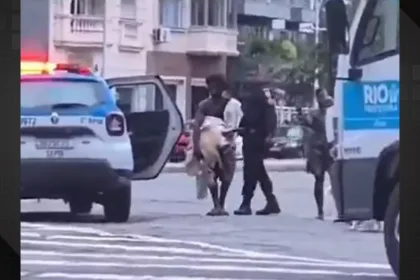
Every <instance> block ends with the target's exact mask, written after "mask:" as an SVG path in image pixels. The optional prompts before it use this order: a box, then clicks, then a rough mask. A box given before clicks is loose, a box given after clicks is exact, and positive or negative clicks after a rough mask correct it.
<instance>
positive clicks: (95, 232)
mask: <svg viewBox="0 0 420 280" xmlns="http://www.w3.org/2000/svg"><path fill="white" fill-rule="evenodd" d="M21 227H26V228H32V229H34V228H35V229H36V230H41V231H53V232H57V231H66V232H74V233H82V234H92V235H97V236H98V237H96V238H98V239H102V238H104V237H111V238H112V237H114V238H115V237H117V238H128V239H130V240H137V241H145V242H150V243H161V244H162V243H164V244H168V243H172V244H178V245H190V246H197V247H199V248H202V249H212V250H219V251H221V252H226V253H229V254H224V255H222V254H218V255H219V256H227V257H228V256H236V255H242V256H244V257H248V258H253V259H256V258H258V259H288V260H294V261H305V262H319V263H337V264H354V265H360V266H361V267H363V266H381V265H382V266H387V264H385V265H384V264H376V263H360V262H350V261H342V260H331V259H321V258H310V257H300V256H292V255H282V254H274V253H261V252H257V251H251V250H241V249H234V248H229V247H226V246H220V245H213V244H209V243H205V242H200V241H190V240H188V241H187V240H180V239H168V238H159V237H154V236H147V235H138V234H135V235H133V234H124V235H117V234H112V233H109V232H106V231H103V230H98V229H94V228H88V227H78V226H71V227H69V226H56V225H48V224H34V223H27V222H21ZM89 245H90V244H89ZM165 248H167V247H165ZM388 267H389V266H388Z"/></svg>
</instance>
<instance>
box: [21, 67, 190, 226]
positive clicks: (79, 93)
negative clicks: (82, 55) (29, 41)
mask: <svg viewBox="0 0 420 280" xmlns="http://www.w3.org/2000/svg"><path fill="white" fill-rule="evenodd" d="M21 69H22V70H21V71H22V74H21V96H20V98H21V130H20V131H21V138H20V146H21V199H63V200H64V201H66V202H68V203H69V205H70V210H71V212H72V213H74V214H80V213H89V212H90V210H91V208H92V205H93V203H99V204H102V205H103V207H104V212H105V217H106V219H107V220H108V221H112V222H125V221H127V220H128V218H129V215H130V205H131V182H132V181H133V180H147V179H154V178H156V177H157V176H158V175H159V173H160V172H161V170H162V169H163V166H164V164H165V163H166V161H167V159H168V157H169V155H170V153H171V151H172V149H173V147H174V145H175V143H176V141H177V139H178V137H179V136H180V134H181V132H182V130H183V127H182V118H181V114H180V112H179V110H178V108H177V107H176V105H175V104H174V103H173V101H172V100H171V98H170V97H169V95H168V93H167V91H166V89H165V87H164V85H163V83H162V81H161V79H160V78H159V77H155V76H137V77H121V78H115V79H109V80H107V81H104V80H103V79H101V78H99V77H96V76H94V75H92V74H91V73H89V72H88V71H85V70H83V69H82V68H77V67H74V66H72V65H52V64H42V63H29V62H28V63H21ZM25 69H26V70H25ZM37 69H38V70H39V71H37ZM40 72H42V73H40ZM110 88H115V90H116V91H117V92H118V93H119V95H120V98H121V99H123V97H124V98H125V99H126V100H129V101H130V102H128V103H129V106H128V107H127V106H126V105H127V104H128V103H127V104H125V103H124V102H123V103H122V104H120V106H117V103H116V100H115V97H114V96H113V94H112V93H111V90H110ZM124 106H125V107H124ZM121 108H122V109H121Z"/></svg>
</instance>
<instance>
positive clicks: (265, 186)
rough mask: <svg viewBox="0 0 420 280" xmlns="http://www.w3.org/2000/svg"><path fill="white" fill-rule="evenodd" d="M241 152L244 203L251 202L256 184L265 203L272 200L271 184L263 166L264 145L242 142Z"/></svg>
mask: <svg viewBox="0 0 420 280" xmlns="http://www.w3.org/2000/svg"><path fill="white" fill-rule="evenodd" d="M257 144H259V145H257ZM242 152H243V162H244V167H243V180H244V185H243V188H242V196H243V199H244V203H250V202H251V200H252V197H253V196H254V192H255V188H256V186H257V183H260V186H261V190H262V192H263V194H264V196H265V198H266V199H267V201H269V200H272V199H273V198H274V195H273V183H272V181H271V179H270V177H269V176H268V173H267V170H266V169H265V166H264V144H263V143H246V141H244V145H243V149H242Z"/></svg>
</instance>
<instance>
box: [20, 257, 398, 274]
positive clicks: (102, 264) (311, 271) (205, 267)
mask: <svg viewBox="0 0 420 280" xmlns="http://www.w3.org/2000/svg"><path fill="white" fill-rule="evenodd" d="M21 265H24V266H31V265H32V266H59V267H64V266H66V267H79V268H80V267H96V268H98V267H106V268H110V267H114V268H132V269H147V268H156V269H184V270H196V271H235V272H238V271H241V272H262V273H284V274H298V275H337V276H370V277H384V276H392V274H390V273H389V274H386V273H351V272H344V271H339V270H322V269H292V268H280V267H279V268H272V267H256V266H253V267H249V266H227V265H199V266H194V265H175V264H172V265H171V264H165V265H164V264H128V263H113V262H76V261H75V262H70V261H52V260H50V261H47V260H22V261H21Z"/></svg>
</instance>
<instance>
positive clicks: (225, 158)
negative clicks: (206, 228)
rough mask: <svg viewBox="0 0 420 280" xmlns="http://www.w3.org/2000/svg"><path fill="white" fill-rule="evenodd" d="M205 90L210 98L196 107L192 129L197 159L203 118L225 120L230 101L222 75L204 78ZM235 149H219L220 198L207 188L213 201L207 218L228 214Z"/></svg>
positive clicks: (215, 190)
mask: <svg viewBox="0 0 420 280" xmlns="http://www.w3.org/2000/svg"><path fill="white" fill-rule="evenodd" d="M206 83H207V88H208V90H209V93H210V97H209V98H207V99H205V100H203V101H201V102H200V104H199V105H198V108H197V112H196V114H195V122H194V127H193V135H192V141H193V149H194V150H193V152H194V156H195V157H196V158H198V159H201V158H202V154H201V150H200V145H199V143H200V135H201V126H202V124H203V122H204V120H205V117H207V116H211V117H216V118H220V119H222V120H224V121H226V120H225V109H226V107H227V105H228V103H229V101H230V98H228V97H225V96H223V95H222V94H223V92H224V91H226V90H228V83H227V81H226V80H225V78H224V77H223V75H219V74H215V75H210V76H208V77H207V78H206ZM234 149H235V148H234V147H233V146H232V145H225V146H223V147H221V148H220V151H219V153H220V156H221V159H222V162H223V167H222V168H221V167H220V166H218V167H216V170H214V173H215V174H216V178H215V182H217V180H218V179H219V180H220V181H221V185H220V196H219V187H218V186H217V185H216V186H209V190H210V194H211V198H212V200H213V206H214V207H213V209H212V210H210V212H208V213H207V215H208V216H225V215H228V212H226V210H225V201H226V196H227V193H228V191H229V187H230V184H231V183H232V180H233V176H234V174H235V168H236V158H235V150H234Z"/></svg>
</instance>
